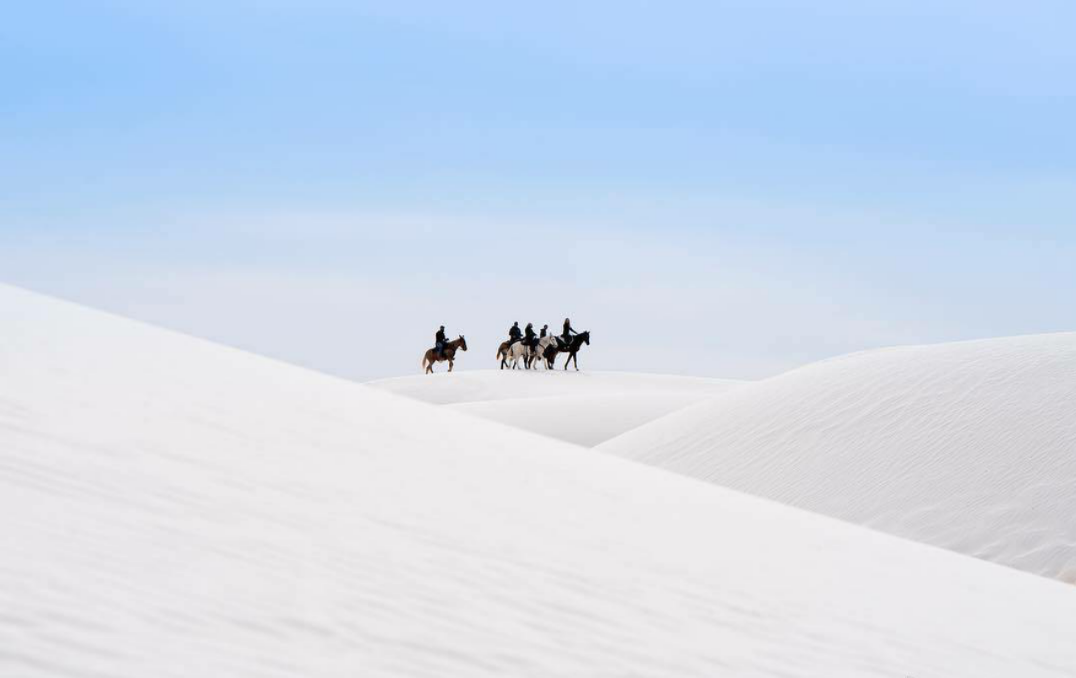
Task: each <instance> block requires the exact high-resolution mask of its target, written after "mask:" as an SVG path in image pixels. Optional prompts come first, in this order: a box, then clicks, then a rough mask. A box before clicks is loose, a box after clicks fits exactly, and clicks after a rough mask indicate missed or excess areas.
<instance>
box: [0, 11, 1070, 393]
mask: <svg viewBox="0 0 1076 678" xmlns="http://www.w3.org/2000/svg"><path fill="white" fill-rule="evenodd" d="M580 5H582V6H580ZM4 12H5V16H4V21H3V22H0V82H2V83H3V88H2V90H0V152H2V154H0V157H2V160H0V273H2V275H0V279H2V280H4V281H6V282H11V283H14V284H18V285H22V286H25V287H29V288H31V289H36V290H40V291H43V292H48V293H52V294H57V295H59V296H63V297H66V298H71V299H75V300H77V301H81V302H85V303H88V304H91V305H94V306H98V307H101V308H105V309H109V310H112V311H116V312H119V313H122V314H124V315H130V316H134V317H138V318H142V319H146V320H149V321H151V322H155V323H159V324H163V325H166V326H169V327H173V328H176V329H180V330H183V331H186V332H190V333H192V334H196V335H199V336H205V337H208V338H211V339H215V340H219V341H223V342H226V343H229V344H233V345H237V346H241V347H243V348H248V349H251V350H254V351H258V352H260V353H265V354H268V355H272V356H275V357H279V358H283V359H285V360H290V361H292V362H297V363H300V364H303V365H307V366H310V367H313V368H316V369H322V370H327V371H331V372H334V373H337V374H341V375H343V376H347V377H350V378H357V379H365V378H373V377H378V376H387V375H392V374H401V373H409V372H412V371H414V370H415V369H416V365H417V362H418V361H417V356H418V355H419V354H420V353H421V351H422V350H423V349H424V348H425V347H426V346H427V345H428V344H429V343H430V339H431V335H432V332H433V330H434V329H435V328H436V326H437V325H438V324H440V323H441V322H444V323H446V324H447V325H448V326H449V330H450V331H454V332H456V333H459V332H463V333H465V334H467V336H468V337H469V339H470V340H471V344H472V346H473V347H474V350H473V351H472V354H471V355H469V356H467V359H466V361H465V363H466V366H468V367H485V366H489V365H490V364H492V362H493V361H492V352H493V348H494V347H495V344H496V342H497V341H498V340H499V338H500V335H501V334H503V333H504V331H505V329H506V328H507V326H508V325H509V324H510V323H511V321H513V320H521V321H523V322H527V321H536V322H538V323H539V324H542V323H545V322H548V323H551V324H554V323H557V322H558V321H560V320H562V319H563V317H564V316H565V315H567V314H570V315H571V316H572V317H573V319H574V320H575V321H576V324H577V325H579V326H582V327H587V328H590V329H591V330H593V331H594V336H595V344H594V346H593V347H592V350H591V351H590V354H589V355H588V356H587V357H585V358H584V360H585V361H586V363H584V364H585V365H589V366H591V367H601V368H608V369H625V370H630V369H645V370H651V371H668V372H681V373H693V374H708V375H715V376H729V377H746V378H752V377H762V376H766V375H769V374H774V373H776V372H780V371H782V370H785V369H789V368H791V367H794V366H796V365H799V364H802V363H804V362H808V361H810V360H814V359H818V358H824V357H827V356H830V355H834V354H837V353H843V352H847V351H851V350H858V349H864V348H872V347H877V346H885V345H891V344H896V343H913V342H931V341H943V340H951V339H962V338H976V337H984V336H997V335H1005V334H1020V333H1029V332H1044V331H1057V330H1071V329H1076V310H1074V308H1076V306H1074V305H1073V304H1072V302H1071V300H1072V299H1073V298H1074V293H1076V274H1074V273H1073V270H1072V268H1073V267H1072V262H1073V261H1074V260H1076V259H1074V255H1076V201H1074V200H1073V197H1074V196H1076V132H1074V126H1073V124H1072V121H1073V120H1076V77H1074V76H1073V75H1072V74H1073V73H1076V41H1073V40H1072V39H1071V27H1072V26H1074V25H1076V5H1073V4H1072V3H1070V2H1031V3H1024V4H1021V5H1019V6H1016V5H1014V4H1012V3H1000V2H989V1H987V2H931V3H907V2H900V3H898V2H826V1H819V2H811V3H807V2H795V3H794V2H771V1H765V0H762V1H754V2H706V3H685V2H665V3H649V2H617V3H611V2H608V3H607V2H593V3H585V4H584V3H559V2H551V3H544V4H542V5H540V6H532V7H517V6H511V4H510V3H492V2H489V3H463V4H451V3H423V2H417V3H406V4H405V3H380V4H368V3H362V2H323V1H318V0H313V1H308V2H290V1H287V0H276V1H272V2H259V3H255V2H213V3H203V2H197V1H195V2H187V3H152V2H95V3H80V2H49V1H48V0H45V1H43V2H37V3H23V5H22V6H16V7H10V8H6V9H5V11H4ZM487 354H489V355H487Z"/></svg>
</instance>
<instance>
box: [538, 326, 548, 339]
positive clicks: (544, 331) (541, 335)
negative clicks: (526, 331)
mask: <svg viewBox="0 0 1076 678" xmlns="http://www.w3.org/2000/svg"><path fill="white" fill-rule="evenodd" d="M547 334H549V325H542V333H541V334H540V335H538V338H539V339H545V336H546V335H547Z"/></svg>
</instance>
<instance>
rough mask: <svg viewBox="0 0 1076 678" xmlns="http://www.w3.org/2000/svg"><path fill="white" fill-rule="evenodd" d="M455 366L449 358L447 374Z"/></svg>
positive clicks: (454, 362)
mask: <svg viewBox="0 0 1076 678" xmlns="http://www.w3.org/2000/svg"><path fill="white" fill-rule="evenodd" d="M455 364H456V361H454V360H453V359H452V358H449V359H448V371H449V372H451V371H452V367H453V366H454V365H455ZM575 369H579V368H578V367H577V368H575Z"/></svg>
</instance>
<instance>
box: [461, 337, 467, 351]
mask: <svg viewBox="0 0 1076 678" xmlns="http://www.w3.org/2000/svg"><path fill="white" fill-rule="evenodd" d="M460 348H461V349H463V350H464V351H466V350H467V340H466V339H464V338H463V335H462V334H461V335H460Z"/></svg>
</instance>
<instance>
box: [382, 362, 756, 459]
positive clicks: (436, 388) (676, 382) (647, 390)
mask: <svg viewBox="0 0 1076 678" xmlns="http://www.w3.org/2000/svg"><path fill="white" fill-rule="evenodd" d="M741 383H743V382H739V381H734V380H729V379H705V378H699V377H683V376H675V375H663V374H639V373H631V372H593V371H581V372H574V371H563V370H560V371H544V370H531V371H525V370H474V371H461V372H453V373H452V374H448V373H439V374H435V375H416V376H408V377H398V378H394V379H384V380H380V381H375V382H371V383H370V384H369V385H370V386H373V387H375V388H380V389H384V390H387V391H391V392H393V393H397V394H399V395H404V396H407V397H410V398H415V399H417V400H422V401H424V402H428V403H434V404H438V405H448V406H450V407H453V408H456V409H457V410H459V411H461V412H466V413H468V414H472V415H475V416H479V417H482V418H485V419H489V420H492V421H497V422H500V423H502V424H508V425H510V426H515V427H518V428H522V429H525V430H528V431H532V432H534V433H540V434H542V435H546V436H549V437H552V438H557V439H559V440H564V441H567V442H571V443H575V444H577V445H583V446H586V447H592V446H594V445H597V444H599V443H601V442H604V441H606V440H609V439H610V438H613V437H615V436H617V435H620V434H621V433H625V432H627V431H630V430H631V429H633V428H635V427H637V426H641V425H643V424H645V423H647V422H650V421H653V420H654V419H657V418H658V417H661V416H664V415H666V414H669V413H670V412H674V411H676V410H678V409H682V408H684V407H687V406H688V405H693V404H695V403H699V402H702V401H703V400H706V399H708V398H710V397H712V396H715V395H717V394H720V393H724V392H726V391H728V390H729V389H730V388H734V387H736V386H738V385H739V384H741Z"/></svg>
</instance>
